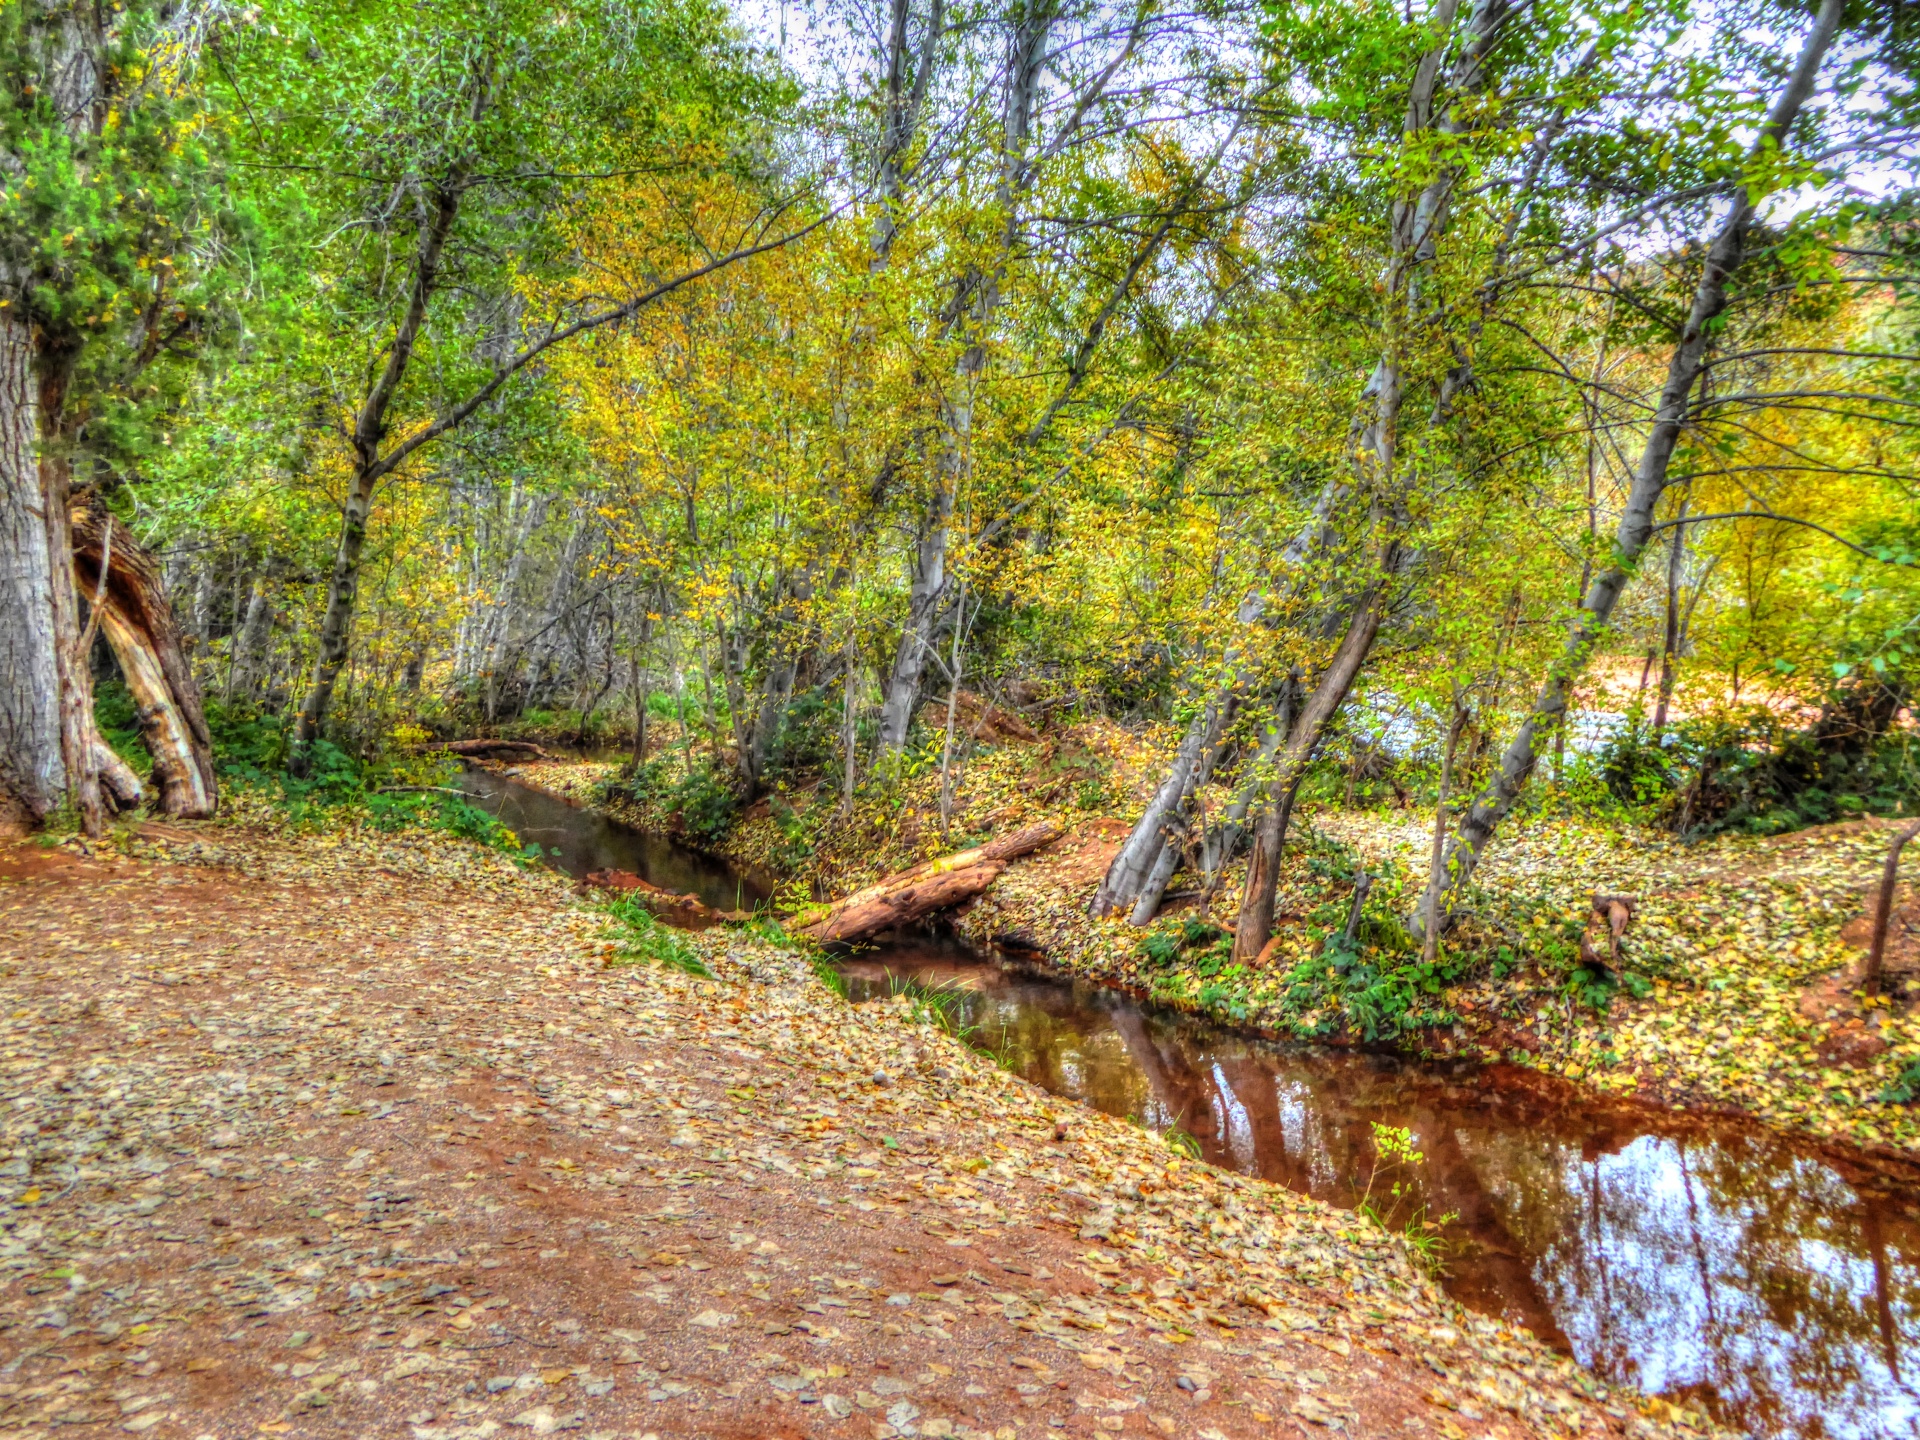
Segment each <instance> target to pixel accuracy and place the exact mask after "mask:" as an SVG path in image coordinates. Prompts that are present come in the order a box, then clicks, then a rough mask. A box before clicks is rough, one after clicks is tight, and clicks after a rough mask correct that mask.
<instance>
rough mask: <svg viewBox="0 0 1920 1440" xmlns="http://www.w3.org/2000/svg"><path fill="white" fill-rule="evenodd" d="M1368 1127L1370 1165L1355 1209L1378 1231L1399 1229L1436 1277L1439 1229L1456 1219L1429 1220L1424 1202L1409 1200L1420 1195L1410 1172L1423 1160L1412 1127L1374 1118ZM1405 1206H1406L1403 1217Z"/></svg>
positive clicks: (1440, 1263) (1440, 1250) (1439, 1266)
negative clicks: (1379, 1190)
mask: <svg viewBox="0 0 1920 1440" xmlns="http://www.w3.org/2000/svg"><path fill="white" fill-rule="evenodd" d="M1372 1129H1373V1164H1372V1165H1371V1166H1370V1167H1369V1168H1368V1170H1367V1183H1366V1186H1365V1188H1364V1189H1363V1190H1362V1191H1361V1194H1360V1198H1359V1200H1358V1202H1357V1203H1356V1204H1355V1206H1354V1208H1355V1209H1356V1210H1358V1211H1359V1212H1360V1213H1361V1214H1362V1215H1364V1216H1366V1217H1367V1219H1369V1220H1371V1221H1372V1222H1373V1223H1374V1224H1375V1225H1378V1226H1379V1227H1380V1228H1381V1229H1382V1230H1386V1231H1389V1232H1391V1231H1395V1230H1397V1231H1398V1232H1399V1234H1400V1237H1401V1238H1402V1239H1403V1240H1405V1241H1406V1242H1407V1247H1408V1250H1409V1251H1410V1252H1411V1254H1412V1256H1413V1259H1414V1262H1415V1263H1416V1264H1418V1265H1419V1266H1420V1267H1421V1269H1423V1270H1425V1271H1426V1272H1427V1274H1428V1275H1430V1276H1438V1275H1439V1274H1440V1273H1441V1271H1442V1270H1443V1268H1444V1266H1443V1258H1444V1247H1443V1242H1442V1234H1441V1232H1442V1231H1443V1230H1444V1229H1445V1227H1446V1226H1447V1225H1448V1224H1449V1223H1451V1222H1452V1221H1453V1220H1454V1219H1455V1218H1457V1217H1456V1216H1455V1215H1454V1214H1452V1213H1449V1214H1446V1215H1442V1216H1441V1217H1440V1218H1439V1219H1438V1220H1433V1219H1430V1218H1429V1217H1428V1214H1427V1207H1426V1206H1425V1205H1413V1204H1412V1200H1413V1197H1414V1196H1415V1195H1417V1194H1418V1193H1419V1186H1418V1184H1417V1183H1416V1181H1415V1179H1414V1173H1413V1172H1415V1171H1416V1170H1418V1168H1419V1167H1420V1166H1421V1165H1424V1164H1425V1163H1426V1159H1427V1157H1426V1155H1425V1154H1424V1153H1423V1152H1422V1151H1420V1150H1418V1149H1416V1148H1415V1147H1414V1141H1413V1131H1411V1130H1410V1129H1408V1128H1407V1127H1406V1126H1404V1125H1383V1124H1381V1123H1380V1122H1379V1121H1378V1120H1375V1121H1373V1122H1372ZM1382 1179H1384V1180H1386V1182H1387V1185H1386V1189H1385V1192H1384V1193H1383V1194H1379V1195H1376V1194H1375V1186H1376V1185H1378V1184H1379V1182H1380V1181H1381V1180H1382ZM1409 1207H1410V1208H1409ZM1403 1209H1406V1210H1407V1213H1406V1214H1405V1215H1404V1216H1402V1214H1401V1211H1402V1210H1403Z"/></svg>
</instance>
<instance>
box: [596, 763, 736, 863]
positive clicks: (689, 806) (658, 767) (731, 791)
mask: <svg viewBox="0 0 1920 1440" xmlns="http://www.w3.org/2000/svg"><path fill="white" fill-rule="evenodd" d="M614 784H615V785H616V786H617V787H618V788H620V789H624V790H625V791H626V793H627V794H628V795H629V796H630V797H631V798H632V799H634V800H636V801H639V802H641V803H642V804H646V803H652V804H656V805H658V806H659V807H660V808H661V809H662V810H664V811H665V812H666V813H667V814H668V815H671V816H673V817H674V818H675V819H676V821H677V822H678V824H679V827H680V832H681V833H682V834H683V835H685V836H686V837H687V839H689V840H691V841H693V842H694V843H695V844H697V845H713V844H716V843H718V842H719V841H720V840H721V839H723V838H725V836H726V833H727V831H728V829H729V828H731V826H732V825H733V821H734V817H735V816H736V815H738V814H739V812H740V794H739V791H738V790H736V789H735V788H734V783H733V779H732V777H731V776H730V775H728V774H726V773H725V772H723V771H721V770H720V769H719V767H718V766H716V765H715V764H714V763H713V762H712V761H711V760H710V759H707V758H702V759H700V760H697V761H695V762H694V763H693V764H691V765H689V766H688V767H687V768H686V769H685V770H682V771H680V772H679V773H678V774H677V775H676V774H675V773H674V764H673V761H672V760H671V759H670V758H669V757H667V756H657V757H656V758H654V759H652V760H649V761H648V762H647V763H646V764H644V765H642V766H641V767H640V768H639V769H638V770H636V771H634V773H633V774H632V775H631V776H629V777H627V778H626V779H625V780H624V781H616V782H614Z"/></svg>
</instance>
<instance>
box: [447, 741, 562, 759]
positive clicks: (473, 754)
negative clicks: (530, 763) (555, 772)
mask: <svg viewBox="0 0 1920 1440" xmlns="http://www.w3.org/2000/svg"><path fill="white" fill-rule="evenodd" d="M421 748H422V749H425V750H444V751H446V752H447V754H449V755H464V756H466V757H467V758H468V759H471V760H500V759H505V758H507V757H508V756H511V757H513V758H514V759H518V760H551V759H553V756H551V755H549V754H548V753H547V752H546V751H544V750H542V749H541V748H540V747H539V746H538V745H536V744H534V743H533V742H532V741H531V740H435V741H433V742H431V743H430V744H427V745H424V746H422V747H421Z"/></svg>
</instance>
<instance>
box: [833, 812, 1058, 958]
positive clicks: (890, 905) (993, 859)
mask: <svg viewBox="0 0 1920 1440" xmlns="http://www.w3.org/2000/svg"><path fill="white" fill-rule="evenodd" d="M1063 833H1064V832H1063V831H1062V830H1061V829H1060V827H1059V826H1058V825H1055V824H1054V823H1053V822H1052V821H1047V820H1043V821H1041V822H1040V823H1039V824H1037V825H1029V826H1027V827H1026V828H1025V829H1024V830H1016V831H1015V832H1014V833H1013V834H1011V835H1007V836H1004V837H1002V838H1001V839H998V840H993V841H990V842H989V843H987V844H985V845H982V846H980V847H979V848H978V849H976V850H962V851H961V852H960V853H959V854H957V855H947V856H943V857H942V858H940V859H938V860H926V861H922V862H921V863H920V864H918V865H915V866H913V867H912V868H910V869H907V870H902V871H900V872H899V873H897V874H894V875H889V876H888V877H887V878H886V879H884V880H882V881H880V882H879V883H878V884H876V885H869V886H867V887H866V888H865V889H864V890H856V891H854V892H853V894H851V895H849V896H847V898H846V899H844V900H842V901H840V902H839V903H838V904H836V905H835V906H834V907H833V908H832V909H831V910H829V911H828V912H827V914H826V916H825V917H824V918H823V919H820V920H816V921H815V922H814V923H813V924H811V925H807V926H803V927H802V928H801V929H799V930H798V931H796V932H795V933H797V934H800V935H804V936H806V937H807V938H808V939H810V940H817V941H819V942H821V943H822V944H826V943H828V942H832V941H839V942H846V941H852V940H864V939H866V938H867V937H868V936H871V935H876V934H878V933H879V932H880V931H882V930H890V929H892V928H894V927H895V926H898V925H908V924H911V923H912V922H913V921H915V920H920V919H923V918H925V917H926V916H928V915H932V914H934V913H935V912H936V911H940V910H945V909H947V908H949V907H950V906H953V905H958V904H959V903H960V902H961V901H963V900H971V899H972V898H973V897H974V896H976V895H978V894H979V893H980V892H981V891H983V890H985V889H986V888H987V887H988V886H989V885H991V884H993V882H994V881H995V880H998V879H999V878H1000V872H1001V871H1003V870H1005V869H1006V868H1007V862H1008V861H1009V860H1015V859H1018V858H1019V857H1020V856H1022V855H1028V854H1031V853H1032V852H1033V851H1035V850H1038V849H1040V848H1041V847H1042V846H1044V845H1051V844H1052V843H1053V842H1054V841H1055V840H1058V839H1059V838H1060V836H1061V835H1062V834H1063Z"/></svg>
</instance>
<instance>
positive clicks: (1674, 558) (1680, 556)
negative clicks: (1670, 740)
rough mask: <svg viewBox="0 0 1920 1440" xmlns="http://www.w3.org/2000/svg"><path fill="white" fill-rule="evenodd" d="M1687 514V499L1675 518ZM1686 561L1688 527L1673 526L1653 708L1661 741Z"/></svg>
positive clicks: (1670, 693) (1677, 645) (1655, 729)
mask: <svg viewBox="0 0 1920 1440" xmlns="http://www.w3.org/2000/svg"><path fill="white" fill-rule="evenodd" d="M1686 515H1687V502H1686V501H1685V500H1682V501H1681V502H1680V514H1679V515H1678V516H1677V517H1675V518H1677V519H1681V520H1684V519H1685V518H1686ZM1686 560H1687V527H1686V526H1685V525H1675V526H1674V527H1673V546H1672V548H1671V550H1669V551H1668V554H1667V618H1666V626H1665V629H1664V631H1663V633H1662V636H1661V641H1660V696H1659V699H1658V700H1656V701H1655V702H1654V707H1653V734H1654V738H1655V739H1656V740H1658V738H1659V736H1660V732H1661V731H1663V730H1665V729H1666V728H1667V706H1668V705H1670V704H1671V703H1672V701H1673V681H1674V671H1675V667H1676V666H1677V665H1678V663H1679V650H1680V575H1681V572H1682V569H1683V568H1684V566H1685V565H1686Z"/></svg>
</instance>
